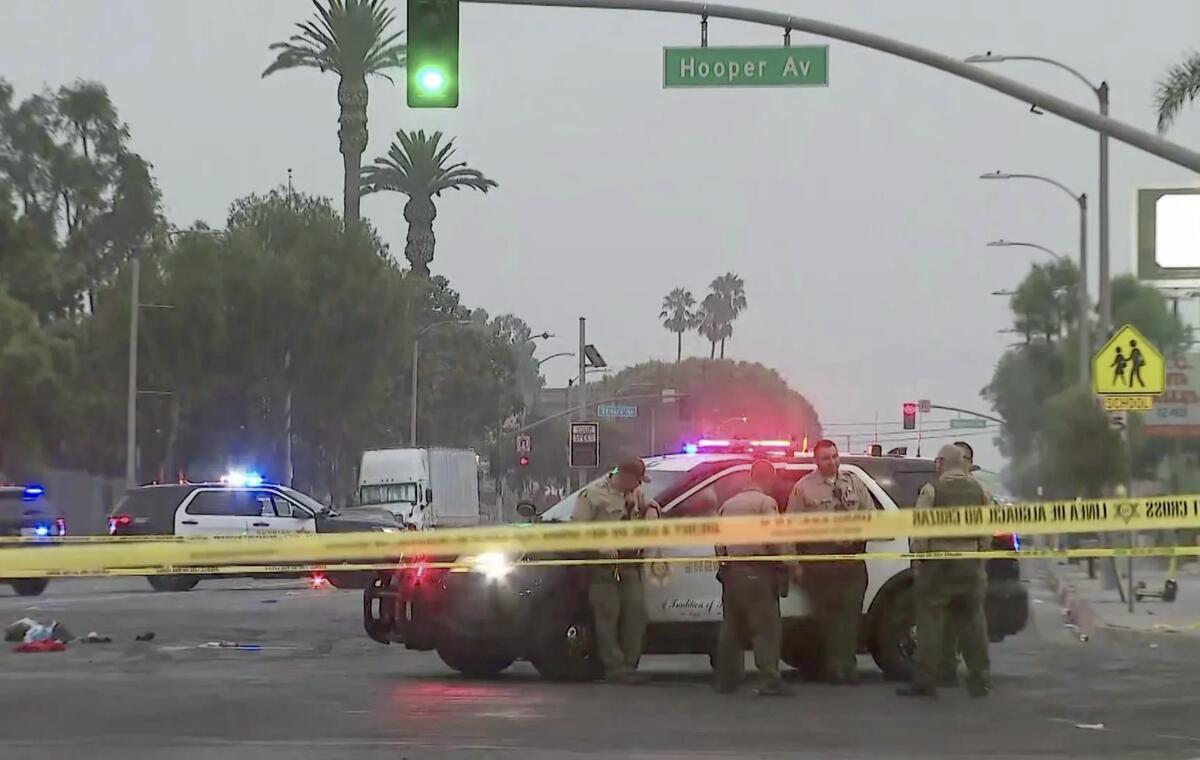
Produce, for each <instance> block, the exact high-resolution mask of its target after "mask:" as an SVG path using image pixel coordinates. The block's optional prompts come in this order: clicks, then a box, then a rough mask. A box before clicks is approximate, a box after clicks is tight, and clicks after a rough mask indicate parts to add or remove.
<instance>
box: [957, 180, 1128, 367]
mask: <svg viewBox="0 0 1200 760" xmlns="http://www.w3.org/2000/svg"><path fill="white" fill-rule="evenodd" d="M979 178H980V179H1024V180H1032V181H1034V182H1041V183H1044V184H1047V185H1052V186H1054V187H1057V188H1058V189H1059V190H1061V191H1063V192H1064V193H1066V194H1067V196H1069V197H1070V198H1071V200H1073V201H1075V203H1077V204H1078V205H1079V379H1080V381H1081V382H1087V379H1088V374H1089V373H1088V369H1089V365H1090V362H1089V361H1088V359H1089V356H1090V354H1091V350H1092V344H1091V339H1090V337H1089V335H1088V333H1089V332H1090V327H1091V326H1090V324H1089V323H1088V311H1089V309H1088V294H1087V293H1088V289H1087V283H1088V275H1087V271H1088V270H1087V193H1079V194H1076V193H1075V192H1074V191H1073V190H1071V188H1069V187H1067V186H1066V185H1064V184H1063V183H1061V182H1059V181H1058V180H1056V179H1051V178H1049V177H1043V176H1042V175H1040V174H1010V173H1007V172H1001V171H995V172H991V173H988V174H980V175H979ZM1034 247H1040V246H1034ZM1055 255H1057V254H1055ZM1105 266H1106V267H1107V265H1105ZM1105 276H1106V275H1103V274H1102V275H1101V288H1103V287H1105V286H1104V277H1105ZM1101 326H1102V327H1103V325H1101Z"/></svg>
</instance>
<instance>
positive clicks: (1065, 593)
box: [1043, 560, 1200, 647]
mask: <svg viewBox="0 0 1200 760" xmlns="http://www.w3.org/2000/svg"><path fill="white" fill-rule="evenodd" d="M1104 561H1107V560H1096V578H1095V579H1089V578H1088V575H1087V562H1085V561H1080V563H1079V564H1078V565H1067V564H1062V565H1060V564H1057V563H1056V562H1054V561H1047V562H1045V563H1044V564H1043V577H1044V579H1045V581H1046V583H1047V584H1048V585H1049V586H1050V588H1051V590H1053V591H1054V592H1055V593H1056V594H1057V595H1058V599H1059V603H1060V604H1062V606H1063V608H1064V620H1063V622H1064V623H1067V624H1073V625H1076V626H1078V627H1079V632H1080V633H1081V634H1083V635H1086V636H1088V637H1091V638H1097V639H1104V640H1107V641H1111V642H1115V643H1126V644H1136V645H1146V646H1155V647H1158V646H1170V647H1175V646H1185V647H1200V563H1194V562H1193V563H1190V564H1187V565H1183V566H1181V567H1180V568H1179V572H1178V573H1177V575H1176V581H1177V583H1178V584H1179V592H1178V595H1177V597H1176V599H1175V601H1174V602H1163V601H1162V600H1160V599H1144V600H1142V601H1135V602H1134V611H1133V612H1132V613H1130V612H1129V611H1128V607H1127V606H1126V604H1125V602H1122V601H1121V597H1120V595H1119V594H1118V592H1117V591H1116V590H1115V589H1114V590H1110V591H1105V590H1103V589H1102V588H1101V586H1100V583H1101V581H1100V574H1101V573H1100V563H1101V562H1104ZM1121 570H1122V572H1123V571H1124V567H1122V568H1121ZM1166 578H1167V574H1166V572H1164V571H1162V570H1159V571H1149V570H1141V571H1137V570H1135V572H1134V581H1135V582H1139V583H1140V582H1145V584H1146V590H1147V591H1161V590H1162V588H1163V583H1164V582H1165V581H1166ZM1127 583H1128V580H1127V579H1125V578H1124V577H1122V578H1121V584H1122V588H1126V586H1125V584H1127Z"/></svg>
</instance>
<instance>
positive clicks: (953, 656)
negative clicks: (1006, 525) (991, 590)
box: [938, 441, 993, 688]
mask: <svg viewBox="0 0 1200 760" xmlns="http://www.w3.org/2000/svg"><path fill="white" fill-rule="evenodd" d="M954 445H955V446H957V447H958V449H959V451H961V452H962V455H963V467H964V469H965V470H966V472H968V473H974V472H975V471H976V470H978V469H979V467H978V466H977V465H976V464H975V449H973V448H971V444H969V443H967V442H966V441H955V442H954ZM972 477H974V476H973V475H972ZM975 482H976V483H979V481H978V480H976V481H975ZM979 487H980V488H982V489H983V495H984V497H985V498H986V499H987V502H988V504H991V503H993V498H992V493H991V491H989V490H988V489H987V486H985V485H984V484H983V483H979ZM984 548H991V547H984ZM958 652H959V646H958V626H957V624H955V622H954V620H953V619H951V618H950V617H947V618H946V631H945V633H944V634H943V638H942V664H941V666H940V667H939V668H938V686H945V687H951V688H952V687H955V686H958Z"/></svg>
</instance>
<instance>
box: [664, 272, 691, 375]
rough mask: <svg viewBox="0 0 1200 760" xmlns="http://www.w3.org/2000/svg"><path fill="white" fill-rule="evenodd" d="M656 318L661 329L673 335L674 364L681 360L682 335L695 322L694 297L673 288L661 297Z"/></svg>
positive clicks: (687, 291)
mask: <svg viewBox="0 0 1200 760" xmlns="http://www.w3.org/2000/svg"><path fill="white" fill-rule="evenodd" d="M658 318H659V319H661V320H662V321H663V327H665V328H667V329H668V330H670V331H671V332H673V333H675V363H676V364H678V363H679V362H680V361H682V360H683V334H684V333H685V332H687V331H688V330H690V329H692V327H693V326H694V325H695V322H696V297H695V296H693V295H692V291H690V290H688V289H686V288H675V289H674V290H672V291H671V292H670V293H668V294H667V295H666V296H664V297H663V303H662V311H661V312H660V313H659V315H658Z"/></svg>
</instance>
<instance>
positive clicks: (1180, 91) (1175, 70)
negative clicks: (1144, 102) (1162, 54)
mask: <svg viewBox="0 0 1200 760" xmlns="http://www.w3.org/2000/svg"><path fill="white" fill-rule="evenodd" d="M1197 95H1200V53H1191V54H1189V55H1188V57H1187V58H1185V59H1184V60H1183V61H1181V62H1180V63H1177V64H1175V65H1174V66H1172V67H1171V68H1170V69H1169V70H1168V71H1167V76H1166V78H1165V79H1163V80H1162V81H1161V82H1159V83H1158V91H1157V92H1156V93H1155V94H1154V109H1155V111H1156V112H1157V113H1158V131H1159V132H1166V131H1167V130H1168V129H1169V128H1170V127H1171V124H1172V123H1174V121H1175V117H1176V116H1178V115H1179V112H1180V111H1182V110H1183V107H1184V106H1185V105H1187V104H1188V103H1191V102H1192V101H1194V100H1195V99H1196V96H1197Z"/></svg>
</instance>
